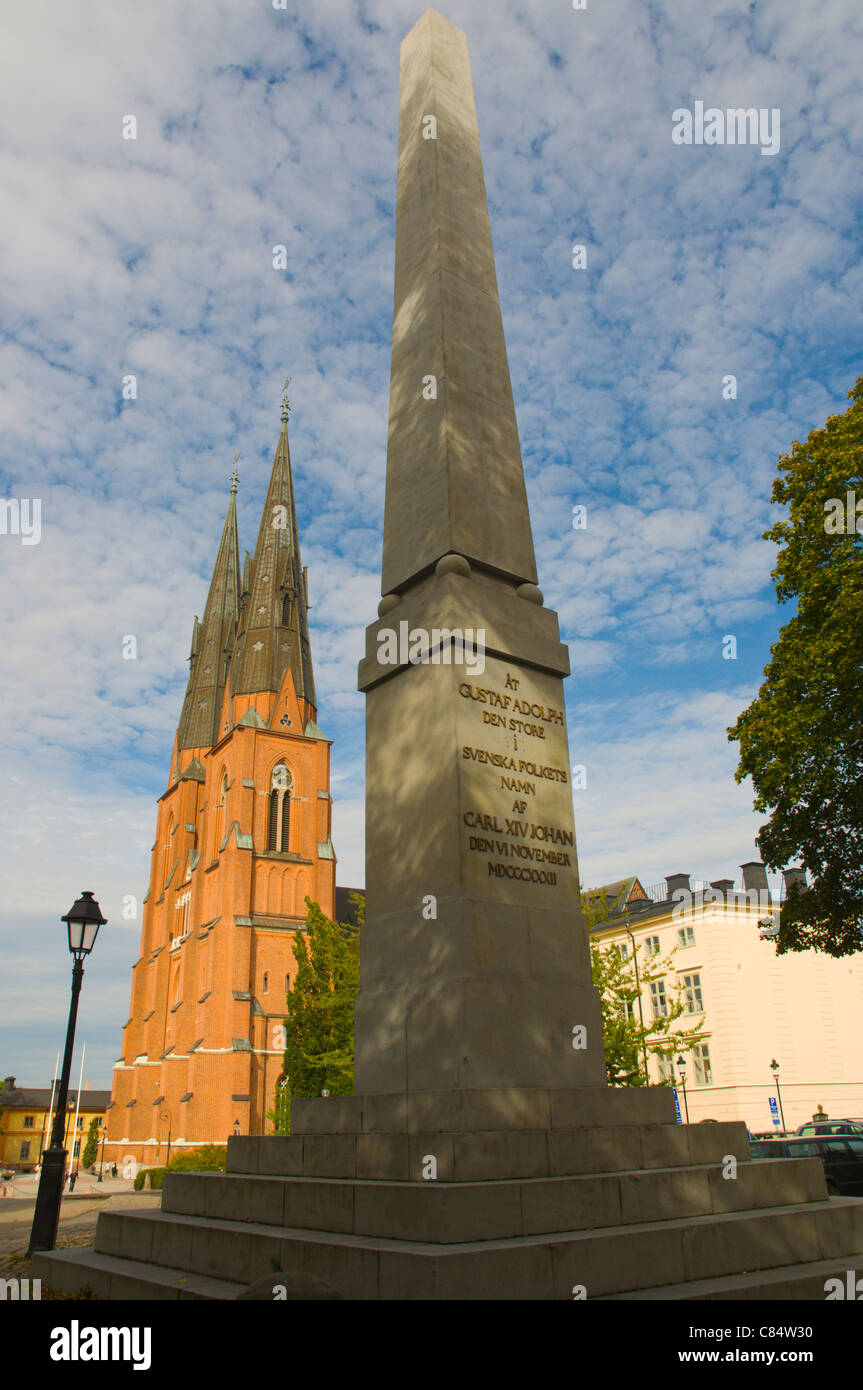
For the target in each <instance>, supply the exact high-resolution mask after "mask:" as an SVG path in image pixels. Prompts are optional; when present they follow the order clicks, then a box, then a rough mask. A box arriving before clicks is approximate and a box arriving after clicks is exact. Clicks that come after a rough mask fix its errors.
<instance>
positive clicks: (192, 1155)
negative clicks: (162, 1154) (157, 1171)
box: [168, 1144, 228, 1173]
mask: <svg viewBox="0 0 863 1390" xmlns="http://www.w3.org/2000/svg"><path fill="white" fill-rule="evenodd" d="M227 1161H228V1148H227V1145H226V1144H204V1145H202V1147H201V1148H200V1149H189V1151H188V1153H178V1154H175V1155H174V1157H173V1158H172V1159H171V1162H170V1163H169V1164H168V1172H169V1173H223V1172H224V1171H225V1164H226V1163H227Z"/></svg>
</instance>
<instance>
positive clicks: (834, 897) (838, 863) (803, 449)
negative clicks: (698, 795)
mask: <svg viewBox="0 0 863 1390" xmlns="http://www.w3.org/2000/svg"><path fill="white" fill-rule="evenodd" d="M848 394H849V399H851V400H853V402H854V404H853V405H852V406H851V407H850V408H849V409H848V410H847V411H846V412H845V413H844V414H843V415H833V416H831V417H830V419H829V420H828V421H827V424H826V425H825V426H824V428H823V429H816V430H813V431H812V432H811V434H810V435H809V438H808V439H807V440H806V442H805V443H803V444H801V443H799V442H798V441H797V440H794V441H793V442H792V445H791V453H790V454H782V455H781V457H780V459H779V466H778V472H779V476H778V477H777V478H776V479H775V481H774V483H773V491H772V494H771V501H773V502H777V503H781V504H783V505H787V506H788V508H789V514H788V518H787V520H785V521H779V522H777V523H776V525H775V526H773V527H772V528H771V529H770V530H769V531H765V532H764V539H765V540H771V541H775V542H776V543H777V544H778V545H779V554H778V557H777V562H776V568H775V569H774V570H773V574H772V577H773V579H774V580H775V582H776V599H777V602H778V603H780V604H783V603H790V602H792V601H794V600H796V603H797V610H796V613H795V615H794V617H792V618H791V619H790V621H789V622H787V623H786V624H785V625H784V627H782V628H781V629H780V632H779V638H778V641H777V642H776V643H774V645H773V646H772V647H771V650H770V655H771V660H770V662H769V664H768V665H767V666H766V667H765V669H764V677H765V679H764V683H763V684H762V686H761V688H760V690H759V692H758V695H757V696H756V698H755V700H754V701H753V702H752V704H751V705H749V707H748V708H747V709H746V710H744V712H743V713H742V714H741V715H740V718H739V719H738V721H737V723H736V724H735V725H734V726H733V728H731V729H729V730H728V736H729V739H730V740H731V741H737V742H739V744H740V763H739V766H738V769H737V773H736V779H737V781H738V782H741V781H742V780H743V779H744V777H751V778H752V783H753V787H754V790H755V809H756V810H757V811H766V812H769V817H770V818H769V820H768V822H767V824H766V825H763V826H762V827H761V830H760V831H759V834H758V837H757V841H756V843H757V844H758V848H759V850H760V852H761V856H762V858H763V859H764V861H765V863H767V864H768V865H769V866H770V867H771V868H773V869H778V868H781V867H783V866H784V865H787V864H790V863H792V862H798V863H802V864H803V865H804V866H805V868H806V869H807V870H808V871H809V875H810V878H811V883H810V885H809V887H808V888H804V887H803V886H802V885H800V886H799V885H794V886H793V887H792V888H790V889H789V893H788V897H787V900H786V902H785V904H784V905H783V908H782V911H781V913H780V928H779V935H778V937H777V938H776V942H777V949H778V951H779V953H780V954H781V953H783V952H785V951H805V950H808V949H810V948H813V947H814V949H816V950H818V951H823V952H825V953H826V954H828V955H831V956H845V955H850V954H852V953H854V952H857V951H859V950H860V949H861V945H863V940H861V920H863V679H861V658H860V648H861V638H863V540H861V533H863V515H861V513H863V479H861V459H863V377H861V378H860V379H859V380H858V381H857V383H856V385H855V386H854V388H853V390H851V391H850V392H849V393H848ZM858 498H859V500H857V499H858ZM849 519H850V522H851V525H850V527H849V526H848V524H847V523H848V521H849Z"/></svg>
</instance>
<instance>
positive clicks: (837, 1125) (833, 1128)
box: [796, 1120, 863, 1134]
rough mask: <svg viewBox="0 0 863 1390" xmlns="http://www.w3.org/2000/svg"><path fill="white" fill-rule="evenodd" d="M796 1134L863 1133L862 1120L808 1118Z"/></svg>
mask: <svg viewBox="0 0 863 1390" xmlns="http://www.w3.org/2000/svg"><path fill="white" fill-rule="evenodd" d="M796 1133H797V1134H863V1120H809V1121H807V1123H806V1124H805V1125H799V1126H798V1128H797V1130H796Z"/></svg>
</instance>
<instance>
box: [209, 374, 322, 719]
mask: <svg viewBox="0 0 863 1390" xmlns="http://www.w3.org/2000/svg"><path fill="white" fill-rule="evenodd" d="M289 381H290V377H288V378H287V380H286V381H285V388H284V394H283V396H282V428H281V432H280V434H279V442H278V444H277V445H276V455H275V458H274V460H273V471H272V473H271V475H270V485H269V488H268V490H267V497H266V501H265V502H264V510H263V514H262V516H261V525H260V528H259V530H258V540H257V544H256V545H255V554H254V558H253V560H252V564H251V574H250V577H249V579H248V580H247V581H246V582H247V583H248V586H249V596H248V598H247V599H246V601H245V603H244V605H243V612H242V618H241V623H240V628H241V630H240V634H239V637H238V639H237V650H236V652H235V654H234V658H233V661H232V662H231V673H230V685H231V695H232V696H234V695H252V694H258V693H261V692H271V693H273V694H276V693H278V691H279V690H280V689H281V685H282V681H283V680H284V676H285V671H286V670H287V668H288V667H290V670H291V675H292V678H293V683H294V691H295V693H296V696H297V699H298V700H305V701H306V702H307V703H308V704H309V705H310V706H311V707H312V708H313V709H314V707H315V683H314V677H313V674H312V656H311V647H310V644H309V625H308V613H307V607H308V599H307V594H306V583H305V573H304V571H303V568H302V563H301V560H300V538H299V532H298V529H297V511H296V505H295V502H294V484H293V478H292V475H291V454H290V448H289V445H288V417H289V415H290V404H289V402H288V382H289ZM245 587H246V585H245V584H244V588H245Z"/></svg>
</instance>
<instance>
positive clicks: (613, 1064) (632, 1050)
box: [581, 892, 706, 1086]
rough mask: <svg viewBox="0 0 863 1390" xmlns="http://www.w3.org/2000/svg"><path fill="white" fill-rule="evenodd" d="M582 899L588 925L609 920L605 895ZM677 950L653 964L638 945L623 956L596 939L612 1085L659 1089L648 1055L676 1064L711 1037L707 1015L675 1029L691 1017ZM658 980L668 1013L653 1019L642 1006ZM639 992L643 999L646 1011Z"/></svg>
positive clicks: (594, 959)
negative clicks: (676, 967)
mask: <svg viewBox="0 0 863 1390" xmlns="http://www.w3.org/2000/svg"><path fill="white" fill-rule="evenodd" d="M581 900H582V907H583V909H584V913H585V916H586V918H587V921H588V924H589V926H591V927H594V926H598V925H599V924H600V923H601V922H603V921H604V920H605V918H606V916H607V912H606V906H605V899H604V897H603V896H602V895H601V894H599V893H597V892H586V893H583V894H582V899H581ZM676 951H677V947H676V946H675V947H674V948H673V949H672V950H671V951H670V952H669V953H668V954H667V955H664V956H651V957H649V959H648V958H644V956H643V954H642V948H641V946H636V948H635V952H634V953H633V952H632V949H631V947H630V950H629V952H628V953H627V955H626V956H624V955H623V953H622V952H621V951H620V949H619V948H618V946H616V945H609V946H601V945H600V944H599V942H598V941H596V940H594V939H591V942H590V965H591V974H592V977H593V983H594V986H595V988H596V989H597V990H598V992H599V999H600V1007H601V1010H602V1037H603V1044H604V1047H605V1073H606V1076H607V1078H608V1084H609V1086H648V1085H652V1084H655V1083H653V1082H651V1081H650V1079H649V1077H648V1076H647V1073H646V1070H645V1056H647V1057H650V1056H651V1054H656V1055H658V1056H661V1057H664V1058H668V1059H671V1058H673V1057H674V1055H675V1053H677V1052H679V1051H681V1050H682V1051H684V1052H686V1051H687V1050H688V1049H689V1048H690V1047H692V1045H693V1044H694V1043H697V1042H700V1041H701V1039H702V1038H704V1037H706V1033H705V1031H704V1030H703V1028H702V1027H701V1025H702V1023H703V1022H704V1015H703V1014H702V1015H701V1016H700V1017H699V1018H698V1020H697V1023H695V1024H694V1025H693V1026H692V1027H690V1028H672V1024H674V1023H676V1021H677V1019H679V1018H680V1017H681V1015H683V1014H684V1013H685V1012H686V1004H685V1001H684V989H683V986H682V985H677V984H675V983H674V981H673V975H672V971H673V965H672V961H673V957H674V955H675V952H676ZM636 965H637V967H638V985H637V984H636V973H635V972H636ZM658 980H664V981H665V990H666V1001H667V1008H668V1012H667V1014H665V1015H663V1014H658V1015H654V1011H653V1008H652V1006H651V1005H649V1004H648V1005H645V1004H644V1002H643V995H644V993H648V992H649V990H650V985H651V983H652V982H653V981H658ZM639 985H640V987H641V988H640V990H639ZM639 993H641V994H642V1007H641V1009H639V1004H638V1000H639ZM690 1017H692V1015H690Z"/></svg>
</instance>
